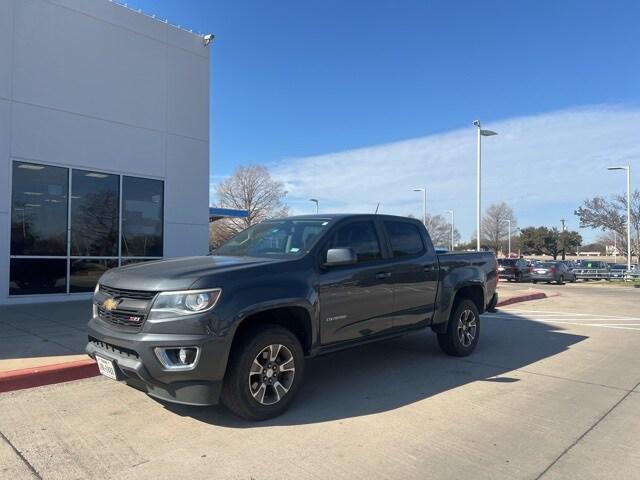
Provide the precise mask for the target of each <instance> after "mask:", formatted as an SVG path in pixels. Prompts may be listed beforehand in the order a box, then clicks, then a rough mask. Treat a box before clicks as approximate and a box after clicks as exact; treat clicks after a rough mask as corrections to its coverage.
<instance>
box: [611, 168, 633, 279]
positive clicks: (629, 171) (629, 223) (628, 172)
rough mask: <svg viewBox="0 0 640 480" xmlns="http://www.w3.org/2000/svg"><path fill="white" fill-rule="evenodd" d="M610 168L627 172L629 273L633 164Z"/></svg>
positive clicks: (629, 268)
mask: <svg viewBox="0 0 640 480" xmlns="http://www.w3.org/2000/svg"><path fill="white" fill-rule="evenodd" d="M608 170H626V172H627V275H628V274H629V272H631V166H630V165H626V166H622V167H609V168H608Z"/></svg>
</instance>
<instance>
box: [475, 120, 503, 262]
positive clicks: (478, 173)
mask: <svg viewBox="0 0 640 480" xmlns="http://www.w3.org/2000/svg"><path fill="white" fill-rule="evenodd" d="M473 124H474V125H475V126H476V127H478V140H477V144H476V237H477V238H476V250H477V251H478V252H479V251H480V210H481V205H480V198H481V197H480V189H481V186H482V185H481V181H480V179H481V176H482V137H490V136H492V135H497V133H496V132H493V131H491V130H482V127H481V125H480V120H474V121H473Z"/></svg>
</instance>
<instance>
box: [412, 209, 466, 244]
mask: <svg viewBox="0 0 640 480" xmlns="http://www.w3.org/2000/svg"><path fill="white" fill-rule="evenodd" d="M407 217H408V218H416V217H415V216H414V215H413V214H411V213H410V214H408V215H407ZM421 223H422V222H421ZM426 227H427V231H428V232H429V236H430V237H431V242H432V243H433V244H434V245H436V246H438V247H447V248H449V247H450V245H451V222H449V221H447V219H445V217H443V216H442V215H429V214H427V225H426ZM459 242H460V232H458V229H457V228H454V229H453V243H454V244H456V245H457V244H458V243H459Z"/></svg>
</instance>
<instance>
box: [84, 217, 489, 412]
mask: <svg viewBox="0 0 640 480" xmlns="http://www.w3.org/2000/svg"><path fill="white" fill-rule="evenodd" d="M497 281H498V276H497V262H496V258H495V256H494V255H493V254H492V253H489V252H478V253H476V252H470V253H468V252H461V253H443V254H437V253H436V252H435V250H434V247H433V245H432V243H431V239H430V238H429V234H428V233H427V230H426V229H425V227H424V226H423V225H422V223H420V222H419V221H417V220H414V219H410V218H404V217H395V216H389V215H326V216H323V215H315V216H301V217H288V218H282V219H275V220H268V221H265V222H262V223H259V224H256V225H253V226H251V227H249V228H248V229H246V230H244V231H243V232H241V233H239V234H238V235H236V236H235V237H234V238H232V239H231V240H229V241H228V242H226V243H225V244H224V245H223V246H221V247H220V248H218V249H217V250H215V251H214V252H213V254H212V255H209V256H204V257H188V258H176V259H168V260H160V261H152V262H146V263H137V264H133V265H128V266H124V267H120V268H116V269H113V270H110V271H108V272H106V273H105V274H104V275H103V276H102V277H101V279H100V281H99V283H98V285H97V286H96V289H95V293H94V299H93V315H92V318H91V320H90V321H89V326H88V327H89V341H88V344H87V348H86V351H87V353H88V354H89V356H91V357H92V358H94V359H95V360H96V361H97V363H98V367H99V369H100V371H101V373H103V374H104V375H106V376H108V377H111V378H113V379H116V380H123V381H124V382H126V383H127V384H129V385H131V386H134V387H137V388H139V389H141V390H143V391H146V392H147V393H148V394H149V395H151V396H154V397H157V398H160V399H163V400H166V401H169V402H175V403H183V404H189V405H213V404H217V403H219V402H220V401H221V402H222V403H223V404H224V405H226V406H227V408H229V409H230V410H231V411H232V412H234V413H235V414H237V415H239V416H241V417H244V418H246V419H250V420H263V419H267V418H271V417H274V416H276V415H279V414H280V413H282V412H283V411H284V410H285V409H286V408H287V407H288V406H289V405H290V403H291V401H292V400H293V398H294V396H295V394H296V392H297V390H298V389H299V388H300V385H301V382H302V378H303V376H304V362H305V357H310V356H315V355H319V354H325V353H329V352H332V351H335V350H339V349H343V348H347V347H352V346H354V345H360V344H362V343H365V342H370V341H374V340H381V339H385V338H390V337H394V336H397V335H400V334H404V333H407V332H411V331H414V330H417V329H421V328H425V327H430V328H431V329H432V330H433V331H434V332H435V333H436V334H437V337H438V342H439V345H440V347H441V348H442V350H444V352H446V353H447V354H449V355H455V356H465V355H469V354H470V353H471V352H473V350H474V349H475V347H476V345H477V343H478V338H479V335H480V316H479V315H480V314H481V313H483V312H484V311H485V310H490V309H491V308H492V307H493V306H495V303H496V302H497V294H496V284H497Z"/></svg>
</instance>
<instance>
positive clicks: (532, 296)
mask: <svg viewBox="0 0 640 480" xmlns="http://www.w3.org/2000/svg"><path fill="white" fill-rule="evenodd" d="M559 295H560V294H559V293H551V294H548V295H547V294H546V293H544V292H535V293H528V294H526V295H516V296H515V297H509V298H507V299H505V300H500V301H498V303H497V304H496V307H504V306H506V305H512V304H514V303H520V302H528V301H530V300H542V299H543V298H550V297H558V296H559Z"/></svg>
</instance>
